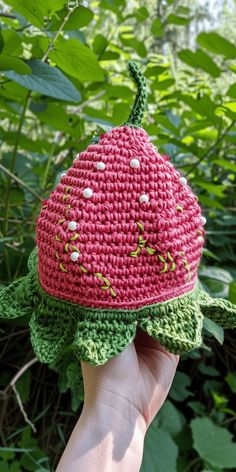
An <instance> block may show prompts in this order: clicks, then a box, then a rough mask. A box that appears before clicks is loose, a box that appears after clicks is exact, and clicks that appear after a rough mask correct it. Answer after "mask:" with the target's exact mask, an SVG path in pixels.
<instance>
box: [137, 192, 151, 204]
mask: <svg viewBox="0 0 236 472" xmlns="http://www.w3.org/2000/svg"><path fill="white" fill-rule="evenodd" d="M139 201H140V203H148V201H149V196H148V195H145V194H143V195H140V197H139Z"/></svg>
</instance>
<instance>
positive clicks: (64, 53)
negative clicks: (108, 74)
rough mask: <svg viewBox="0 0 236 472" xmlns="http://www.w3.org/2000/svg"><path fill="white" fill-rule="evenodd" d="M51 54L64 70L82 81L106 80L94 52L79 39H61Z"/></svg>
mask: <svg viewBox="0 0 236 472" xmlns="http://www.w3.org/2000/svg"><path fill="white" fill-rule="evenodd" d="M49 56H50V58H51V59H52V60H53V61H54V62H55V63H56V64H57V65H58V66H59V67H60V68H61V69H62V70H64V71H65V72H66V73H67V74H70V75H71V76H72V77H75V78H76V79H78V80H80V81H81V82H98V81H102V80H104V74H103V70H102V69H101V67H100V66H99V63H98V60H97V58H96V56H95V54H94V52H93V51H92V50H91V49H90V48H89V47H87V46H84V45H83V44H82V43H81V42H80V41H79V40H78V39H68V40H66V39H59V40H58V41H57V42H56V45H55V48H54V50H53V51H52V52H51V53H50V55H49Z"/></svg>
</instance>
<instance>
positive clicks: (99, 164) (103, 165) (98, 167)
mask: <svg viewBox="0 0 236 472" xmlns="http://www.w3.org/2000/svg"><path fill="white" fill-rule="evenodd" d="M96 167H97V169H98V170H105V169H106V164H104V162H98V163H97V165H96Z"/></svg>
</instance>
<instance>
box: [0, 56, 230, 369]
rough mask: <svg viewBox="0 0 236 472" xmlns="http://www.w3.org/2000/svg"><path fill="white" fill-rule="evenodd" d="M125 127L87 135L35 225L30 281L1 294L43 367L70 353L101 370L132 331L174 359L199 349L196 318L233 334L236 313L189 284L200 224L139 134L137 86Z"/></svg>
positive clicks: (182, 183)
mask: <svg viewBox="0 0 236 472" xmlns="http://www.w3.org/2000/svg"><path fill="white" fill-rule="evenodd" d="M129 71H130V74H131V76H132V78H133V79H134V81H135V82H136V84H137V87H138V93H137V97H136V99H135V103H134V106H133V108H132V110H131V113H130V116H129V118H128V121H127V122H126V123H124V124H123V125H122V126H120V127H117V128H114V129H112V130H111V131H110V132H108V133H105V134H102V135H101V136H100V138H99V139H97V138H96V139H95V138H94V139H93V142H92V143H91V144H90V145H89V146H88V148H87V149H86V151H84V152H81V153H80V155H79V156H77V158H76V159H75V160H74V161H73V164H72V166H71V167H70V169H69V170H68V171H67V172H66V173H65V174H63V175H62V176H61V179H60V182H59V183H58V184H57V186H56V188H55V190H54V191H53V192H52V193H51V195H50V196H49V198H48V200H46V201H44V202H43V206H42V209H41V212H40V214H39V217H38V219H37V227H36V243H37V247H36V249H35V251H33V253H32V254H31V256H30V258H29V261H28V268H29V273H28V275H27V276H26V277H24V278H22V279H20V280H18V281H16V282H13V284H11V285H10V286H9V287H7V288H6V289H4V290H3V291H1V292H0V316H2V317H6V318H15V317H17V316H23V315H28V316H29V317H30V321H29V325H30V332H31V342H32V346H33V348H34V351H35V353H36V355H37V357H38V358H39V360H40V361H41V362H46V363H49V362H50V363H51V362H54V361H55V360H56V359H57V358H58V356H61V355H63V352H64V351H66V349H67V348H68V346H70V347H71V349H73V351H74V353H75V355H76V356H77V358H78V359H80V360H84V361H87V362H89V363H90V364H93V365H101V364H104V363H105V362H106V361H107V360H108V359H110V358H112V357H114V356H115V355H117V354H118V353H119V352H122V351H123V350H124V349H125V347H126V346H127V345H128V344H129V343H131V342H132V341H133V340H134V338H135V334H136V329H137V326H139V327H140V328H141V329H142V330H144V331H146V332H147V333H148V334H149V335H150V336H152V337H153V338H154V339H157V340H158V341H159V342H161V343H162V344H163V345H164V346H165V347H166V348H167V349H168V350H169V351H170V352H173V353H176V354H181V353H184V352H187V351H189V350H192V349H194V348H196V347H199V346H200V345H201V342H202V327H203V319H204V316H207V317H209V318H210V319H212V320H214V321H216V322H217V323H219V324H220V325H222V326H224V327H228V328H229V327H236V307H235V306H234V305H233V304H231V303H230V302H229V301H225V300H223V299H212V298H211V297H210V296H209V294H207V293H206V292H205V291H204V290H203V287H202V286H201V284H200V283H199V281H198V277H197V269H198V266H199V263H200V259H201V254H202V248H203V245H204V236H205V231H204V228H203V225H204V224H205V223H206V219H205V218H204V217H203V216H202V212H201V208H200V206H199V203H198V201H197V199H196V197H195V195H194V194H193V192H192V190H191V188H190V186H189V185H188V182H187V180H186V178H185V177H184V176H182V175H181V174H180V173H179V172H178V171H177V170H176V169H175V168H174V166H173V165H172V164H171V162H170V160H169V157H168V156H166V155H161V154H160V153H159V152H158V151H157V149H156V148H155V146H153V144H152V143H151V142H150V140H149V137H148V135H147V133H146V132H145V131H144V130H143V129H142V128H141V127H140V125H141V119H142V116H143V113H144V110H145V107H146V98H147V91H146V83H145V80H144V77H143V76H142V74H141V72H140V71H139V69H138V67H137V65H136V64H135V63H133V62H131V63H129Z"/></svg>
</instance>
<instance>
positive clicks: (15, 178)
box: [0, 164, 43, 221]
mask: <svg viewBox="0 0 236 472" xmlns="http://www.w3.org/2000/svg"><path fill="white" fill-rule="evenodd" d="M0 170H2V171H3V172H4V173H5V174H6V175H8V177H10V178H11V179H12V180H15V182H17V183H18V184H19V185H21V187H24V188H26V190H28V192H30V193H32V195H34V196H35V197H36V198H37V199H38V200H39V201H40V202H43V198H42V197H40V195H38V194H37V193H36V192H35V191H34V190H33V189H32V188H31V187H29V186H28V185H27V184H26V183H25V182H24V181H23V180H21V179H20V178H19V177H17V176H16V175H14V174H12V172H10V171H9V170H8V169H6V167H4V166H3V165H2V164H0ZM8 221H9V218H8Z"/></svg>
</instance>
